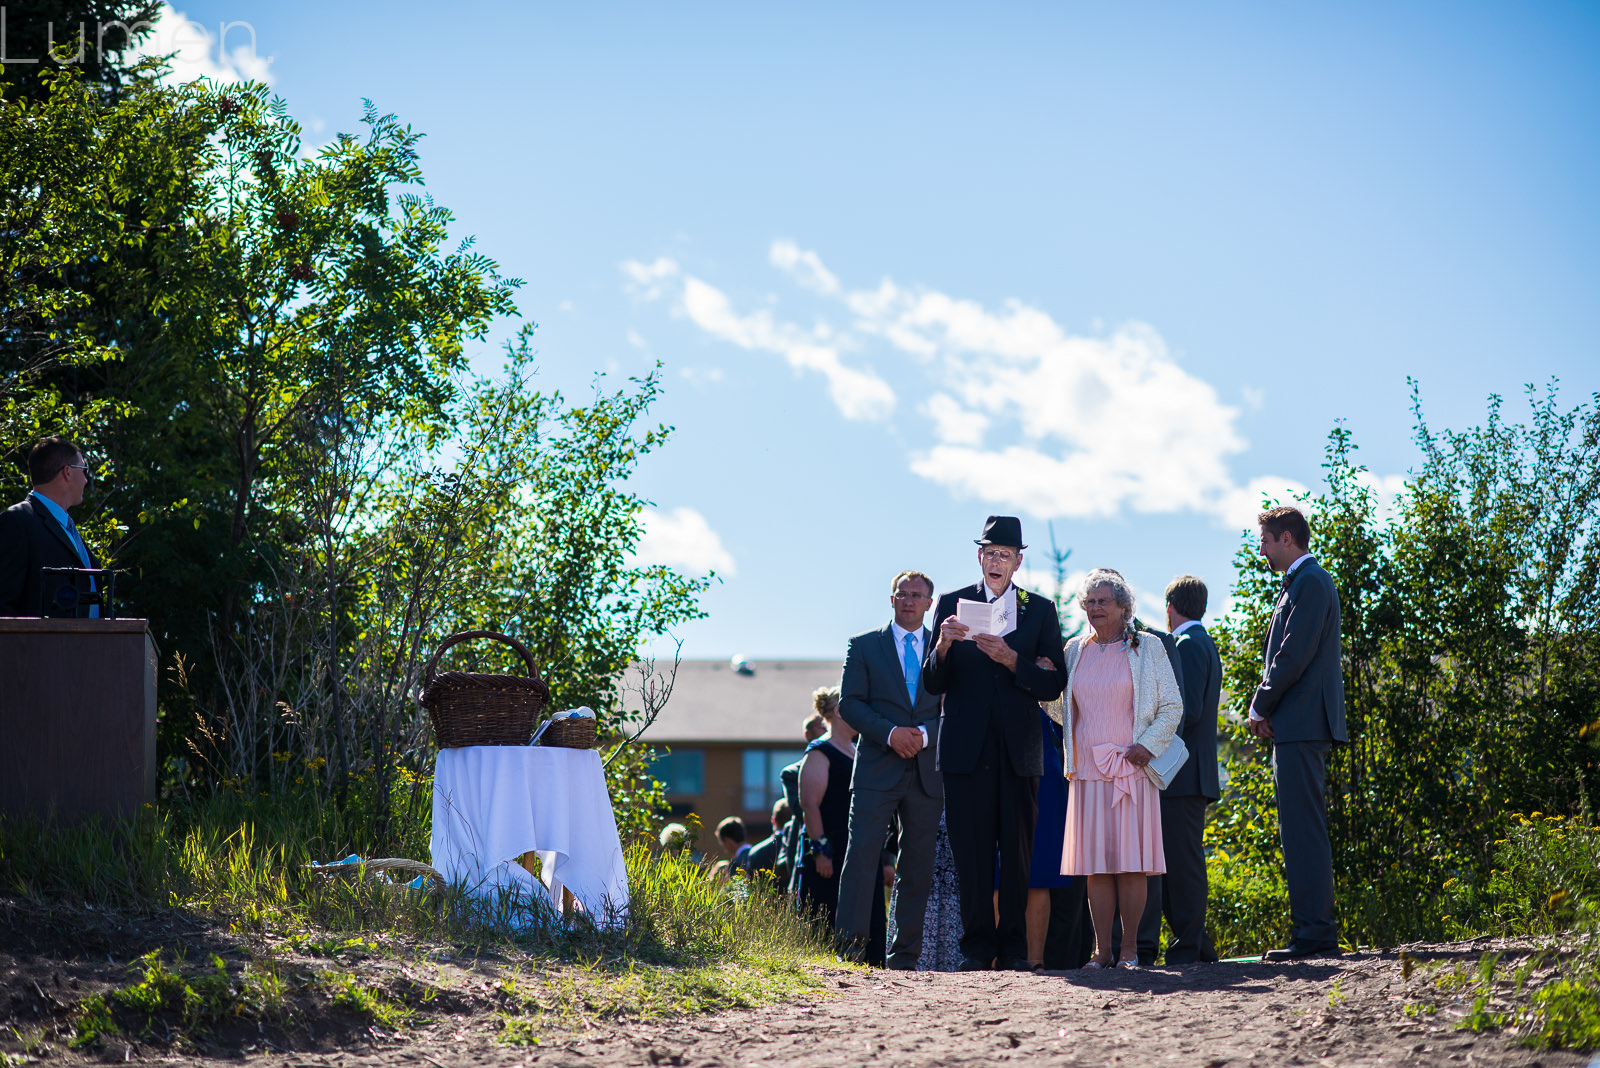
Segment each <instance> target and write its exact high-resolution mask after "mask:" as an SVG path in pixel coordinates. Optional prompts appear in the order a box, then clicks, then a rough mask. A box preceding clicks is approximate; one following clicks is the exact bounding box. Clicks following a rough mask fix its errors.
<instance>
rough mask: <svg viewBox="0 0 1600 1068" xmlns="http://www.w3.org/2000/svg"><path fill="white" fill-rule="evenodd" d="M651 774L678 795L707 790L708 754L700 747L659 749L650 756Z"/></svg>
mask: <svg viewBox="0 0 1600 1068" xmlns="http://www.w3.org/2000/svg"><path fill="white" fill-rule="evenodd" d="M650 774H651V775H653V776H655V777H656V778H658V779H660V780H661V781H662V782H664V783H666V785H667V793H668V794H673V795H677V796H682V795H685V794H703V793H705V792H706V755H705V753H704V752H702V751H701V750H699V749H674V750H672V751H671V752H668V751H666V750H665V749H657V750H655V751H654V752H653V753H652V754H651V756H650Z"/></svg>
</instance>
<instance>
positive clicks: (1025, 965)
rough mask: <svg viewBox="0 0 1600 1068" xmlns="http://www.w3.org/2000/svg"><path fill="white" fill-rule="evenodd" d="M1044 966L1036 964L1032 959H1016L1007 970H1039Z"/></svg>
mask: <svg viewBox="0 0 1600 1068" xmlns="http://www.w3.org/2000/svg"><path fill="white" fill-rule="evenodd" d="M1043 968H1044V965H1043V964H1035V963H1033V961H1031V960H1015V961H1012V962H1011V964H1010V965H1009V966H1008V967H1007V970H1008V971H1013V972H1037V971H1041V970H1043Z"/></svg>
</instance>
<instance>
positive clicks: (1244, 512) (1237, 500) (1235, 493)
mask: <svg viewBox="0 0 1600 1068" xmlns="http://www.w3.org/2000/svg"><path fill="white" fill-rule="evenodd" d="M1305 492H1306V487H1305V485H1304V484H1302V483H1300V482H1296V481H1295V480H1294V479H1292V478H1284V477H1282V476H1281V475H1260V476H1257V477H1256V478H1252V479H1251V480H1250V481H1249V482H1247V483H1246V484H1244V485H1243V486H1236V487H1234V488H1233V489H1231V490H1229V491H1228V492H1227V493H1224V494H1223V495H1222V496H1221V497H1220V498H1218V500H1217V502H1216V509H1215V511H1216V514H1217V516H1218V518H1220V519H1221V520H1222V525H1223V526H1225V527H1231V528H1233V529H1234V530H1254V529H1255V526H1256V516H1258V515H1260V514H1261V512H1262V511H1263V509H1264V508H1266V507H1267V506H1268V504H1267V502H1270V503H1271V506H1273V507H1276V506H1277V505H1280V504H1293V505H1296V506H1297V507H1298V506H1300V503H1299V502H1298V501H1297V500H1295V498H1296V497H1298V496H1299V495H1300V494H1302V493H1305Z"/></svg>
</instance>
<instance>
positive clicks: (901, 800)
mask: <svg viewBox="0 0 1600 1068" xmlns="http://www.w3.org/2000/svg"><path fill="white" fill-rule="evenodd" d="M891 589H892V592H891V594H890V597H889V603H890V605H891V606H892V607H893V609H894V619H893V621H892V622H890V623H889V624H888V625H887V626H885V627H881V628H879V629H877V630H869V631H867V632H866V633H865V634H857V635H856V636H855V637H854V638H851V639H850V647H849V649H848V651H846V653H845V657H844V679H843V681H842V682H841V683H840V686H839V715H840V716H841V717H842V718H843V719H844V721H845V722H846V723H848V724H850V726H852V727H854V728H855V729H856V730H858V731H860V732H861V735H860V737H858V738H857V739H856V763H855V768H854V770H853V771H852V772H851V776H850V842H849V845H847V846H846V847H845V857H844V868H843V870H842V871H841V872H840V874H839V907H838V910H837V912H836V913H835V917H834V924H835V927H836V930H837V933H838V937H839V941H840V942H841V944H842V945H843V946H844V947H846V950H847V951H848V952H851V953H855V952H857V950H858V948H859V947H861V946H863V945H864V944H865V943H866V941H867V937H868V927H869V923H870V920H871V916H872V910H871V903H872V895H873V894H875V893H882V892H883V877H882V871H883V869H882V867H881V861H880V855H881V852H882V850H883V843H884V838H885V833H886V831H887V830H888V827H889V823H890V820H891V819H893V818H894V817H895V816H897V815H898V817H899V820H900V858H899V861H898V862H897V864H896V866H895V893H894V907H895V928H896V932H897V933H896V936H895V942H894V945H892V946H890V947H889V949H888V965H889V967H890V968H898V969H902V970H904V971H914V970H915V969H916V967H917V958H918V957H919V956H921V954H922V925H923V916H924V914H925V913H926V912H927V907H928V892H929V890H930V889H931V888H932V885H933V848H934V840H935V839H936V837H937V836H938V831H939V813H940V812H941V811H942V810H943V809H944V786H943V784H942V783H941V781H940V777H939V771H938V765H937V762H936V756H935V746H936V744H937V743H938V735H939V698H938V697H937V696H936V695H934V694H932V693H929V692H928V690H927V688H926V687H925V686H923V685H922V657H923V654H924V652H925V651H926V649H927V647H928V641H929V637H930V635H929V632H928V629H927V628H926V627H924V626H923V625H922V621H923V618H924V617H926V616H927V614H928V609H929V608H931V607H933V580H932V579H930V578H928V576H927V575H924V574H923V573H922V572H920V571H902V572H900V574H898V575H896V576H895V578H894V583H893V585H892V587H891Z"/></svg>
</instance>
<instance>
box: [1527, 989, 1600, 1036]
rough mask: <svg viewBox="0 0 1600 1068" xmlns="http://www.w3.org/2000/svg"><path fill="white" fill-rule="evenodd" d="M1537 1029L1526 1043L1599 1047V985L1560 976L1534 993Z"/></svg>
mask: <svg viewBox="0 0 1600 1068" xmlns="http://www.w3.org/2000/svg"><path fill="white" fill-rule="evenodd" d="M1533 1008H1534V1015H1535V1018H1536V1020H1537V1030H1535V1031H1534V1033H1533V1034H1531V1035H1530V1036H1529V1037H1528V1044H1529V1045H1533V1046H1539V1047H1542V1048H1545V1049H1562V1048H1566V1047H1570V1048H1573V1049H1594V1048H1595V1047H1597V1046H1600V984H1597V983H1595V982H1594V980H1593V979H1587V980H1585V979H1560V980H1557V981H1556V982H1554V983H1551V984H1550V985H1549V986H1546V987H1544V988H1543V989H1542V990H1540V991H1539V992H1538V993H1536V994H1534V995H1533Z"/></svg>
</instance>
